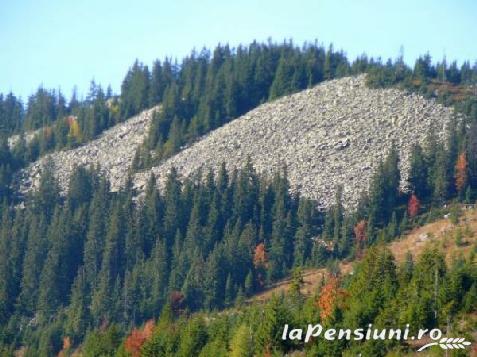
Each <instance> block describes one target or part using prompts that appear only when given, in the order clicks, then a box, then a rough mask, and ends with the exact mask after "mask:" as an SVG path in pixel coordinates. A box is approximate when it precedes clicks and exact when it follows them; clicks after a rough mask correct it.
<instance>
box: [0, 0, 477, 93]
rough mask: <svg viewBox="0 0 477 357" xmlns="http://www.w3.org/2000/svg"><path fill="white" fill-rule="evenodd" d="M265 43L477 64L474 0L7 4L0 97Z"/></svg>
mask: <svg viewBox="0 0 477 357" xmlns="http://www.w3.org/2000/svg"><path fill="white" fill-rule="evenodd" d="M268 37H272V38H273V39H274V40H277V41H281V40H283V39H284V38H287V39H289V38H292V39H293V40H294V41H295V43H302V42H303V41H306V40H308V41H313V40H314V39H318V41H319V42H322V43H323V44H325V45H328V44H329V43H330V42H332V43H333V44H334V46H335V48H338V49H343V50H344V51H345V52H346V53H347V54H348V55H349V56H351V57H356V56H357V55H359V54H361V53H362V52H366V53H367V54H368V55H372V56H381V57H382V58H388V57H393V58H394V57H396V56H397V54H398V53H399V48H400V47H401V46H403V48H404V58H405V60H406V61H407V62H409V63H412V62H413V61H414V59H415V58H416V56H418V55H419V54H423V53H425V52H427V51H429V53H430V54H431V56H432V57H433V58H434V59H441V58H442V56H443V55H444V53H445V54H446V56H447V59H448V60H452V59H457V60H459V61H460V62H461V61H462V60H465V59H469V60H471V61H472V62H473V61H475V60H477V44H476V42H475V41H476V39H477V1H474V0H454V1H451V0H439V1H431V0H419V1H415V0H414V1H412V0H399V1H396V0H394V1H386V0H381V1H375V0H359V1H356V0H355V1H353V0H334V1H332V0H294V1H290V0H287V1H285V0H241V1H233V2H232V1H229V2H226V1H224V0H222V1H219V0H200V1H197V0H195V1H185V0H169V1H162V0H147V1H140V0H137V1H124V0H114V1H112V0H105V1H101V0H81V1H78V0H74V1H73V0H0V92H3V93H5V92H8V91H13V92H14V93H15V94H18V95H20V96H21V97H22V98H23V99H26V97H27V96H28V95H30V94H31V93H32V92H34V91H35V90H36V89H37V88H38V86H39V85H40V84H43V86H44V87H46V88H61V90H62V91H63V93H64V94H65V95H66V97H67V98H69V97H70V95H71V91H72V88H73V86H74V85H77V87H78V91H79V94H80V95H84V94H86V93H87V90H88V88H89V82H90V81H91V79H93V78H94V79H95V80H96V81H97V82H99V83H101V84H103V85H104V86H106V85H108V84H111V86H112V87H113V90H114V91H115V92H117V91H118V90H119V87H120V84H121V81H122V79H123V77H124V74H125V73H126V71H127V69H128V67H129V66H130V65H131V64H132V62H133V61H134V59H136V58H138V59H139V60H141V61H142V62H144V63H146V64H150V63H151V62H152V60H153V59H155V58H164V56H173V57H178V58H181V57H182V56H184V55H186V54H188V53H189V52H190V50H191V49H192V48H197V49H200V48H201V47H203V46H204V45H205V46H208V47H211V46H214V45H216V44H217V43H219V42H220V43H225V42H228V43H229V44H230V45H231V46H236V45H237V44H239V43H244V44H248V43H249V42H251V41H252V40H254V39H257V40H266V39H267V38H268Z"/></svg>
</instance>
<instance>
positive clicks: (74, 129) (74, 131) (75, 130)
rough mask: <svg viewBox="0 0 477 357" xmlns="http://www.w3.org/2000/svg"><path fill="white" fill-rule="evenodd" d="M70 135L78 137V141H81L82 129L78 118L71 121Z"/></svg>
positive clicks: (74, 137)
mask: <svg viewBox="0 0 477 357" xmlns="http://www.w3.org/2000/svg"><path fill="white" fill-rule="evenodd" d="M68 136H69V137H70V138H73V139H76V141H79V140H80V138H81V130H80V127H79V124H78V121H77V120H72V121H71V122H70V131H69V133H68Z"/></svg>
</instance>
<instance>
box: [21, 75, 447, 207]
mask: <svg viewBox="0 0 477 357" xmlns="http://www.w3.org/2000/svg"><path fill="white" fill-rule="evenodd" d="M155 109H157V108H154V109H150V110H148V111H145V112H143V113H141V114H139V115H138V116H136V117H134V118H131V119H129V120H128V121H126V122H124V123H121V124H119V125H117V126H116V127H114V128H111V129H109V130H108V131H106V132H105V133H103V135H101V136H100V137H99V138H98V139H96V140H94V141H92V142H90V143H88V144H86V145H84V146H81V147H79V148H76V149H72V150H68V151H61V152H57V153H53V154H50V155H48V156H47V157H45V158H42V159H41V160H39V161H37V162H35V163H33V164H32V165H30V166H29V167H28V168H27V169H25V170H24V171H22V173H21V177H20V178H19V182H20V184H21V190H22V191H27V190H30V189H34V188H35V187H36V186H37V185H38V180H39V176H40V173H41V169H42V166H43V165H44V163H45V162H46V160H47V158H50V159H51V161H52V163H53V164H54V167H55V172H56V176H57V177H58V179H59V181H60V184H61V186H62V188H63V189H65V188H66V186H67V184H68V178H69V175H70V174H71V172H72V170H73V168H74V165H91V164H93V165H97V164H99V165H100V166H101V169H102V172H103V174H104V175H106V176H107V177H108V178H109V180H110V181H111V187H112V190H117V189H118V188H119V187H121V185H123V184H124V181H125V178H126V175H127V170H128V168H129V167H130V165H131V163H132V160H133V157H134V153H135V150H136V148H137V147H138V146H139V145H141V143H142V142H143V140H144V138H145V136H146V134H147V128H148V127H149V125H150V121H151V117H152V113H153V110H155ZM453 116H454V113H453V109H452V108H447V107H444V106H442V105H440V104H437V103H436V102H435V101H434V100H428V99H425V98H423V97H421V96H419V95H416V94H406V93H405V92H403V91H401V90H399V89H394V88H391V89H370V88H368V87H366V85H365V76H364V75H361V76H357V77H346V78H341V79H337V80H332V81H328V82H323V83H322V84H319V85H317V86H315V87H313V88H311V89H308V90H304V91H302V92H299V93H296V94H293V95H289V96H286V97H283V98H281V99H278V100H276V101H273V102H270V103H266V104H263V105H261V106H259V107H257V108H255V109H254V110H252V111H250V112H248V113H246V114H245V115H243V116H241V117H240V118H238V119H235V120H233V121H231V122H230V123H228V124H226V125H224V126H223V127H221V128H218V129H216V130H214V131H213V132H211V133H209V134H207V135H205V136H204V137H202V138H201V139H200V140H198V141H197V142H195V143H194V144H192V145H190V146H189V147H187V148H185V149H183V150H182V151H181V152H179V153H178V154H176V155H175V156H173V157H171V158H169V159H168V160H165V161H164V162H163V163H162V164H161V165H159V166H157V167H153V168H152V169H151V170H147V171H145V172H141V173H137V174H136V175H135V177H134V185H135V187H136V189H137V190H138V191H139V192H140V191H142V190H143V189H144V187H145V185H146V182H147V180H148V178H149V177H150V175H151V174H154V175H155V176H156V178H157V180H158V182H159V186H160V187H161V186H162V185H163V183H164V181H165V177H166V175H167V173H168V172H169V170H170V169H171V167H173V166H174V167H176V168H177V170H178V172H179V174H180V175H181V176H182V177H188V176H190V175H192V174H194V173H195V172H197V170H198V169H199V168H201V167H202V168H203V169H208V168H212V169H214V170H216V169H217V168H219V167H220V165H221V164H222V162H225V164H226V167H227V168H228V169H232V168H234V167H236V168H240V167H241V166H242V165H244V164H245V163H246V161H247V158H248V157H250V159H251V161H252V163H253V165H254V167H255V168H256V170H257V171H258V172H259V173H261V174H264V175H272V174H273V173H274V172H276V171H277V170H280V169H281V168H282V167H283V166H284V165H286V167H287V170H288V178H289V180H290V184H291V189H292V190H293V191H295V192H300V194H301V195H303V196H305V197H308V198H312V199H315V200H317V201H318V204H319V206H321V207H328V206H329V205H330V204H332V203H333V202H334V194H335V191H336V188H337V186H338V185H342V186H343V195H344V197H343V198H344V203H345V206H347V207H353V206H354V205H355V204H356V203H357V200H358V198H359V196H360V194H361V192H362V191H363V190H366V189H367V188H368V186H369V181H370V178H371V176H372V174H373V172H374V170H375V168H376V166H377V165H378V164H379V162H380V161H381V160H382V159H384V158H385V156H386V154H387V153H388V152H389V150H390V148H391V145H393V143H394V145H395V146H396V148H397V149H398V150H399V152H400V155H401V168H402V171H403V177H402V183H401V185H402V187H403V188H405V187H406V175H407V171H408V169H409V152H410V149H411V147H412V145H413V144H414V143H421V144H424V143H425V139H426V137H427V135H428V133H429V131H430V130H431V129H432V130H434V131H435V133H436V135H437V136H438V137H439V138H440V140H443V139H444V138H445V133H446V128H447V126H448V124H449V123H450V121H451V120H452V118H453Z"/></svg>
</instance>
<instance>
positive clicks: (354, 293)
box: [83, 246, 477, 357]
mask: <svg viewBox="0 0 477 357" xmlns="http://www.w3.org/2000/svg"><path fill="white" fill-rule="evenodd" d="M474 257H475V254H474V255H473V256H470V257H468V258H467V259H466V258H462V257H461V258H458V259H456V260H455V261H454V262H453V263H451V264H446V263H445V260H444V257H443V255H442V254H441V253H440V252H439V251H438V250H435V249H434V250H432V249H429V250H427V251H425V252H424V253H423V254H422V255H421V256H420V257H419V258H418V259H417V260H416V259H414V258H413V257H412V255H408V256H407V259H406V260H405V261H404V262H403V263H401V264H397V263H396V261H395V260H394V258H393V256H392V254H391V253H390V252H389V251H388V250H387V249H385V248H383V247H382V246H381V247H375V248H372V249H370V250H369V251H368V252H367V254H366V256H365V257H364V259H363V260H362V261H361V262H360V263H359V264H358V265H357V266H356V268H355V273H354V274H353V275H349V276H344V277H343V276H340V275H337V276H329V277H328V278H327V280H323V283H322V284H321V285H320V286H319V287H318V291H316V293H315V294H314V295H313V296H311V297H308V298H306V297H304V296H303V295H301V294H300V290H299V287H300V285H301V283H302V281H301V280H300V274H299V273H298V274H296V275H295V278H294V279H295V280H294V284H295V286H296V288H292V289H291V291H290V292H289V293H288V294H287V295H278V296H273V297H272V298H271V299H270V300H269V301H267V302H266V303H264V304H253V305H250V306H243V305H241V304H240V303H239V304H238V305H237V306H236V308H235V309H231V310H228V311H226V312H224V313H220V314H193V315H191V316H187V315H186V314H184V313H181V312H180V310H177V308H176V305H174V304H173V302H170V303H169V304H168V305H166V307H165V309H164V312H163V314H162V315H161V317H160V318H159V319H158V321H157V322H156V323H155V322H154V321H153V320H150V321H149V322H148V323H147V324H146V325H145V326H144V327H142V328H136V329H133V330H132V331H131V332H130V333H129V335H128V336H127V337H126V338H124V337H122V334H121V333H120V332H119V330H118V328H117V326H116V325H112V326H111V327H109V328H108V329H105V330H95V331H92V332H90V333H89V334H88V335H87V337H86V339H85V344H84V345H83V353H84V354H85V355H86V356H98V355H102V354H104V355H107V356H184V357H185V356H204V357H205V356H224V357H225V356H254V355H274V356H275V355H276V356H282V355H286V354H287V353H292V352H293V351H303V352H304V353H306V355H310V356H338V355H342V354H343V353H345V355H356V354H365V355H369V356H386V355H388V353H389V352H391V351H392V352H394V353H395V354H396V355H397V354H399V355H401V354H404V353H407V352H412V348H411V347H410V346H409V345H408V344H406V343H405V342H403V341H398V340H396V339H394V340H364V341H354V340H352V339H351V340H346V339H342V340H338V339H336V340H334V341H329V340H325V339H324V338H323V333H322V334H321V336H320V337H318V338H314V339H312V340H311V341H310V342H308V343H304V341H303V339H304V335H305V332H303V336H302V339H301V340H295V341H292V340H283V339H282V331H283V329H284V326H285V324H288V325H289V326H290V327H289V330H291V329H292V328H301V329H305V331H306V327H307V326H308V324H310V323H311V324H317V323H320V324H321V325H322V326H323V327H324V328H325V329H326V328H335V329H339V328H343V329H352V330H354V329H358V328H363V329H366V328H368V326H369V325H368V324H372V330H374V329H378V330H381V329H383V328H387V329H389V328H391V327H392V328H400V329H401V330H402V331H404V329H405V328H406V324H409V325H410V327H409V328H410V333H409V336H413V335H414V336H415V335H416V334H417V329H418V328H427V329H432V328H436V327H437V328H440V329H441V330H442V331H444V333H446V334H447V335H448V336H460V337H465V338H467V339H470V338H471V337H470V334H471V332H472V327H470V326H466V325H465V324H459V323H458V321H459V320H461V319H462V317H463V316H465V315H464V314H466V313H471V312H473V311H475V310H476V309H477V270H476V268H475V264H473V263H472V261H473V259H474ZM437 349H438V347H437ZM459 353H461V354H459ZM453 355H454V354H453ZM455 355H459V356H460V355H462V356H463V355H466V354H465V351H462V350H461V351H457V354H455Z"/></svg>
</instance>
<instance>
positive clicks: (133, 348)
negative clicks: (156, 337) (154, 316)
mask: <svg viewBox="0 0 477 357" xmlns="http://www.w3.org/2000/svg"><path fill="white" fill-rule="evenodd" d="M153 331H154V320H149V321H148V322H146V324H145V325H144V327H143V328H142V330H140V329H133V330H132V331H131V334H130V335H129V336H128V337H127V338H126V341H125V342H124V348H125V349H126V351H127V352H129V353H130V354H131V355H132V356H133V357H139V356H140V355H141V347H142V345H144V343H145V342H146V341H147V340H149V339H150V338H151V337H152V333H153Z"/></svg>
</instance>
